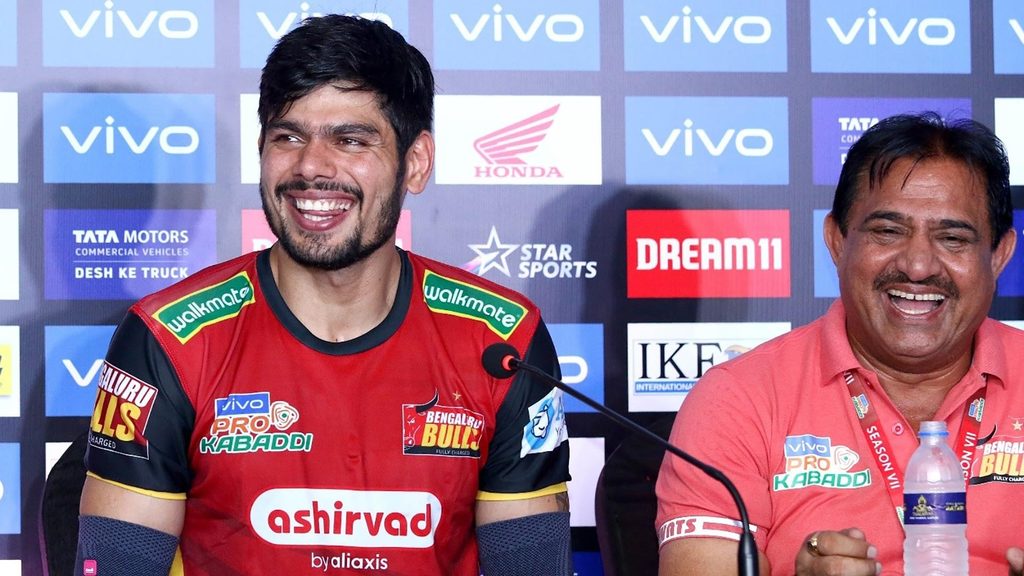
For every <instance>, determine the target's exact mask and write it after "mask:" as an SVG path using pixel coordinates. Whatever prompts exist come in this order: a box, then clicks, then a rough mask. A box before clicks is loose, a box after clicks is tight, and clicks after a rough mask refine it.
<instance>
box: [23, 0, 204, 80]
mask: <svg viewBox="0 0 1024 576" xmlns="http://www.w3.org/2000/svg"><path fill="white" fill-rule="evenodd" d="M213 30H214V25H213V2H209V1H207V0H150V1H148V2H144V3H139V2H131V1H126V0H119V1H116V2H115V1H114V0H74V1H69V0H43V64H44V65H45V66H77V67H83V66H88V67H96V66H114V67H182V68H209V67H212V66H213V34H214V32H213Z"/></svg>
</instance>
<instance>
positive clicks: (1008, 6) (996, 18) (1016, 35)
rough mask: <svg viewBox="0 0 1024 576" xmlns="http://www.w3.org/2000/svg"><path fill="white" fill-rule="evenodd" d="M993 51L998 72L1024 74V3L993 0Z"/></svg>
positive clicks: (1009, 0)
mask: <svg viewBox="0 0 1024 576" xmlns="http://www.w3.org/2000/svg"><path fill="white" fill-rule="evenodd" d="M992 43H993V50H992V53H993V55H994V56H995V72H996V74H1024V4H1021V2H1020V1H1019V0H992Z"/></svg>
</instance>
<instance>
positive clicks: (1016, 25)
mask: <svg viewBox="0 0 1024 576" xmlns="http://www.w3.org/2000/svg"><path fill="white" fill-rule="evenodd" d="M1010 28H1011V29H1013V33H1014V34H1015V35H1016V36H1017V40H1019V41H1020V43H1021V44H1024V27H1021V25H1020V21H1019V20H1017V19H1016V18H1010Z"/></svg>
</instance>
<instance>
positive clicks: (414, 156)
mask: <svg viewBox="0 0 1024 576" xmlns="http://www.w3.org/2000/svg"><path fill="white" fill-rule="evenodd" d="M404 162H405V190H407V191H409V192H412V193H413V194H419V193H420V192H422V191H423V190H424V189H425V188H426V187H427V182H429V181H430V174H431V172H433V171H434V135H433V134H431V133H430V132H427V131H426V130H424V131H423V132H420V134H419V136H417V137H416V139H415V140H413V142H412V145H411V146H409V150H407V151H406V153H405V160H404Z"/></svg>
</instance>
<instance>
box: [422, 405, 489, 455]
mask: <svg viewBox="0 0 1024 576" xmlns="http://www.w3.org/2000/svg"><path fill="white" fill-rule="evenodd" d="M437 401H438V395H437V392H435V393H434V398H433V399H432V400H430V402H427V403H426V404H402V438H403V446H402V453H403V454H406V455H415V456H450V457H456V458H479V457H480V441H481V440H482V439H483V433H484V416H483V414H480V413H479V412H474V411H472V410H468V409H466V408H460V407H458V406H439V405H438V404H437Z"/></svg>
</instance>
